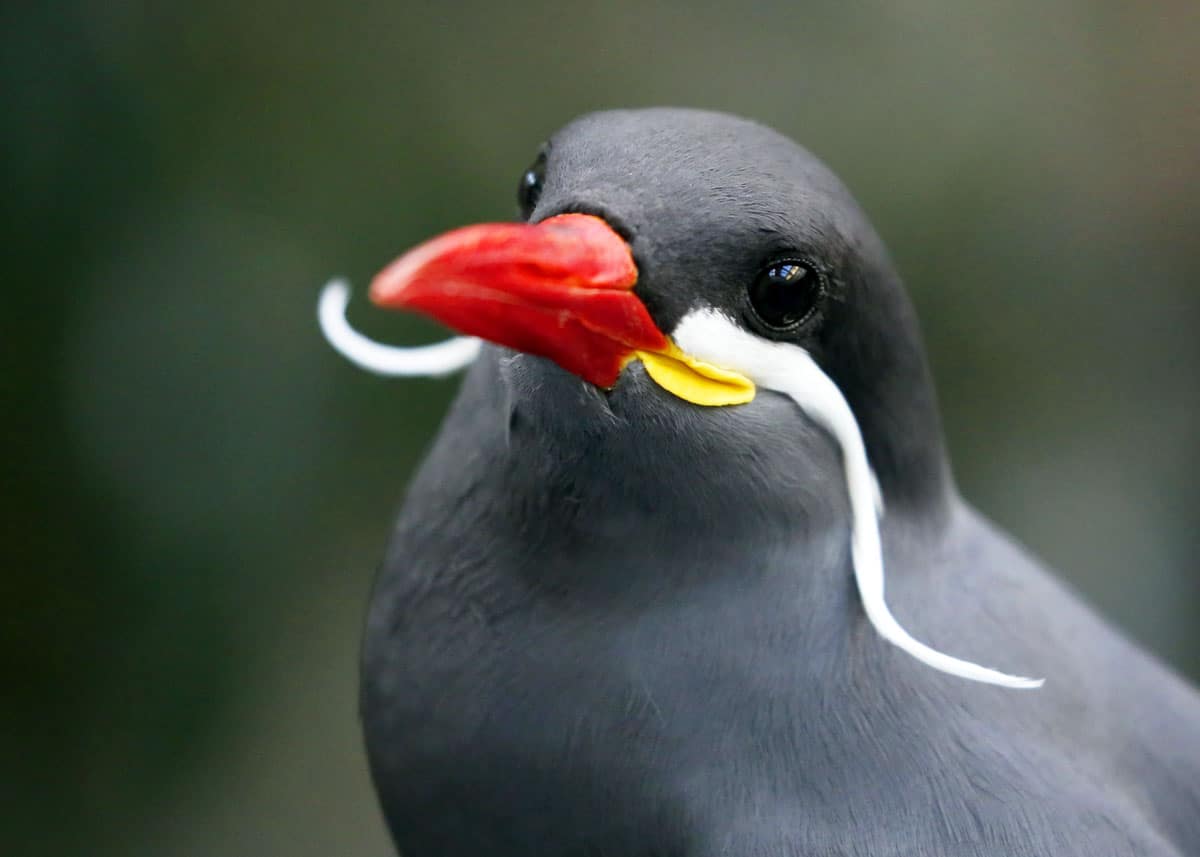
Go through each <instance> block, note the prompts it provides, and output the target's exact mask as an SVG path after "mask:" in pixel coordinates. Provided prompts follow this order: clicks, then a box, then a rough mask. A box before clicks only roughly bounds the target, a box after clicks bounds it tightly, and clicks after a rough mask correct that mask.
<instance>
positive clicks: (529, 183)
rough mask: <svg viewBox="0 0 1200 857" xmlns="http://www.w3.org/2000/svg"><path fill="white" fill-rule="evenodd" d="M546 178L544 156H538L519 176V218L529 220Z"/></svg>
mask: <svg viewBox="0 0 1200 857" xmlns="http://www.w3.org/2000/svg"><path fill="white" fill-rule="evenodd" d="M545 178H546V156H545V155H544V154H542V155H538V156H537V160H536V161H534V162H533V164H531V165H530V167H529V169H527V170H526V171H525V173H524V174H523V175H522V176H521V183H520V184H518V185H517V204H518V205H520V206H521V217H522V218H523V219H525V220H528V219H529V215H531V214H533V209H534V208H535V207H536V206H537V203H538V198H539V197H540V196H541V195H542V182H543V181H544V180H545Z"/></svg>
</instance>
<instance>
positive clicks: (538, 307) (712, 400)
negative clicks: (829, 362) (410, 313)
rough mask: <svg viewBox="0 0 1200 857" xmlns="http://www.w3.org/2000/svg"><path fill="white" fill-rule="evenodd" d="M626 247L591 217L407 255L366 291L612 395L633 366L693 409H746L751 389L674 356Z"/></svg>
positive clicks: (453, 237)
mask: <svg viewBox="0 0 1200 857" xmlns="http://www.w3.org/2000/svg"><path fill="white" fill-rule="evenodd" d="M637 276H638V271H637V266H636V265H635V264H634V261H633V254H632V253H631V252H630V249H629V245H628V244H626V243H625V241H624V239H622V238H621V236H619V235H618V234H617V233H616V232H614V231H613V229H612V227H610V226H609V225H608V224H607V223H605V222H604V220H602V219H601V218H599V217H593V216H591V215H587V214H562V215H559V216H557V217H551V218H549V219H548V220H544V221H542V222H541V223H538V224H535V225H531V224H525V223H490V224H481V225H478V226H467V227H464V228H462V229H456V230H454V231H453V232H448V233H446V234H445V235H441V236H439V237H437V238H434V239H432V240H430V241H427V242H425V243H424V244H422V245H420V246H419V247H416V248H414V249H413V250H410V251H409V252H408V253H405V254H404V255H403V256H401V257H400V258H399V259H397V260H396V261H394V262H392V264H390V265H388V266H387V267H386V268H385V269H384V270H383V271H381V272H380V273H379V275H378V276H376V277H375V280H374V281H373V282H372V283H371V300H373V301H374V302H375V303H376V304H378V305H379V306H381V307H385V308H389V309H406V310H415V311H417V312H421V313H424V314H425V315H428V316H431V317H433V318H435V319H437V320H438V321H440V322H442V323H443V324H445V325H447V326H449V327H452V328H454V329H455V330H457V331H458V332H460V333H463V334H467V335H469V336H478V337H480V338H482V339H486V340H489V341H491V342H495V343H497V344H499V345H504V346H507V347H509V348H514V349H516V350H518V351H524V352H526V353H528V354H536V355H539V356H542V357H547V358H549V359H551V360H553V361H554V362H555V363H557V364H558V365H559V366H561V367H563V368H564V369H566V370H567V371H569V372H572V373H574V374H576V375H578V376H579V377H580V378H583V379H584V380H585V381H589V382H591V383H593V384H595V385H596V386H598V387H604V388H609V387H612V386H613V385H614V384H616V382H617V378H618V376H619V375H620V374H621V370H623V369H624V368H625V366H626V365H628V364H629V362H630V361H632V360H641V361H642V362H643V363H644V364H645V367H646V371H647V373H648V374H649V375H650V377H651V378H653V379H654V380H655V381H656V382H657V383H658V384H659V385H660V386H662V387H664V388H666V389H667V390H670V391H671V392H672V393H674V394H675V395H677V396H679V397H680V398H683V399H686V400H687V401H689V402H694V403H695V404H700V405H732V404H741V403H743V402H748V401H750V400H751V399H753V398H754V392H755V391H754V384H753V383H752V382H751V381H750V380H748V379H747V378H745V377H743V376H742V375H740V374H738V373H736V372H729V371H727V370H724V369H720V368H718V367H716V366H712V365H709V364H706V363H703V362H702V361H699V360H695V359H694V358H691V357H689V356H688V355H686V354H684V353H682V352H681V351H680V350H679V349H678V348H676V347H675V345H674V344H673V343H672V342H671V340H670V339H669V338H668V337H667V336H666V335H665V334H664V333H663V332H662V331H661V330H659V329H658V326H657V325H655V323H654V320H653V319H652V318H651V317H650V314H649V313H648V312H647V311H646V307H645V305H644V304H643V303H642V301H641V299H640V298H639V297H638V296H637V295H636V294H634V292H633V287H634V285H635V284H636V282H637Z"/></svg>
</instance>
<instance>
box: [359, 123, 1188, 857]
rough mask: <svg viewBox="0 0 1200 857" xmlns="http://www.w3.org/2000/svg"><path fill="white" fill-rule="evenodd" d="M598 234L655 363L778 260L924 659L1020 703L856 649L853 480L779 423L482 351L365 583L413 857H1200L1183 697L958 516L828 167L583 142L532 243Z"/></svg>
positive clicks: (896, 596)
mask: <svg viewBox="0 0 1200 857" xmlns="http://www.w3.org/2000/svg"><path fill="white" fill-rule="evenodd" d="M564 211H581V212H588V213H594V214H598V215H601V216H603V217H605V218H606V219H607V220H608V221H609V222H610V223H611V224H613V225H614V226H615V227H616V228H617V229H618V231H620V232H622V234H623V235H625V236H626V237H627V238H628V240H629V241H630V243H631V246H632V248H633V251H634V255H635V259H636V261H637V264H638V268H639V272H640V273H639V281H638V286H637V292H638V294H639V296H640V297H641V298H642V299H643V301H644V302H645V304H646V305H647V307H648V308H649V309H650V311H651V314H652V315H653V316H654V318H655V321H656V322H657V323H658V325H659V327H660V328H661V329H662V330H664V331H667V332H670V331H671V330H672V328H673V326H674V324H675V323H676V322H678V320H679V319H680V318H681V317H682V316H683V315H684V313H685V312H686V311H687V310H688V309H690V308H692V307H693V306H695V305H696V303H697V302H698V301H700V300H703V301H705V302H707V303H709V304H712V305H715V306H720V307H725V308H728V309H730V310H731V311H733V312H734V313H735V314H740V312H741V310H740V304H739V301H742V300H744V298H743V297H742V296H743V294H744V290H745V287H746V280H747V278H749V277H751V276H752V275H753V273H754V272H755V271H756V270H758V269H759V268H760V267H761V265H762V264H763V262H764V259H767V258H769V257H771V256H772V255H776V254H778V253H779V252H780V251H781V250H787V251H796V252H800V253H802V254H803V255H804V257H805V258H806V259H812V260H814V261H815V262H816V263H817V264H819V265H820V266H821V267H822V268H823V269H824V271H825V272H826V274H827V276H828V278H829V283H830V294H829V295H828V300H826V301H825V303H824V304H823V305H822V309H821V311H820V313H819V316H818V317H817V318H816V319H815V320H813V321H812V322H811V323H806V324H805V325H804V326H802V327H801V329H800V330H798V331H795V332H793V333H791V334H789V336H792V337H794V341H795V342H797V343H798V344H801V345H803V346H804V347H806V348H807V349H808V350H809V351H810V352H811V353H812V354H813V356H814V357H815V358H816V359H817V361H818V362H819V363H820V364H821V365H822V367H823V368H824V370H825V372H826V373H827V374H829V375H830V376H831V377H832V378H833V380H834V381H835V382H837V384H838V385H839V387H840V388H841V390H842V392H843V394H844V395H845V396H846V398H847V400H848V401H849V403H850V404H851V406H852V407H853V409H854V411H855V415H856V417H857V420H858V422H859V424H860V426H861V429H862V432H863V435H864V438H865V441H866V446H867V451H868V454H869V456H870V459H871V463H872V465H873V466H874V468H875V470H876V473H877V474H878V476H879V479H880V483H881V485H882V488H883V492H884V495H885V499H886V503H887V510H888V511H887V514H886V516H885V517H884V518H883V521H882V531H883V539H884V550H885V562H886V568H887V581H888V598H889V602H890V603H891V605H892V609H893V611H894V612H895V614H896V615H897V617H898V618H899V619H900V621H901V622H902V623H903V624H905V625H906V626H907V627H908V628H910V629H911V630H912V631H913V633H914V634H915V635H917V636H918V637H920V638H921V639H924V640H926V641H928V642H929V643H930V644H931V645H934V646H936V647H938V648H940V649H943V650H945V651H949V652H953V653H954V654H957V655H961V656H963V657H966V658H969V659H972V660H977V661H981V662H984V663H988V664H993V665H995V666H997V667H999V668H1001V669H1005V670H1010V671H1017V672H1022V671H1025V672H1033V673H1035V674H1038V675H1045V676H1046V677H1047V679H1048V681H1047V684H1046V686H1045V687H1044V688H1043V689H1041V690H1039V691H1032V692H1030V691H1024V692H1017V691H1011V690H1004V689H999V688H994V687H988V686H983V685H979V684H974V683H970V682H966V681H963V680H961V679H957V678H953V677H950V676H946V675H943V674H940V673H937V672H935V671H933V670H931V669H929V668H928V667H926V666H924V665H922V664H920V663H918V662H917V661H915V660H913V659H911V658H909V657H908V656H907V655H905V654H904V653H902V652H900V651H898V650H897V649H895V648H893V647H892V646H889V645H888V644H887V643H885V642H884V641H882V640H881V639H880V638H879V637H878V635H877V634H875V633H874V631H873V629H872V627H871V626H870V625H869V624H868V623H867V622H866V620H865V618H864V616H863V613H862V610H861V607H860V605H859V602H858V599H857V596H856V593H855V590H854V583H853V576H852V571H851V567H850V561H849V554H848V543H849V518H848V512H847V496H846V488H845V483H844V480H843V478H842V474H841V469H840V463H839V454H838V449H837V447H836V446H835V445H834V444H833V443H832V441H831V440H830V438H829V437H828V436H827V435H826V434H825V433H824V432H823V431H821V430H820V429H818V428H817V427H816V426H815V425H814V424H813V423H812V422H811V421H810V420H808V419H807V418H806V417H805V416H804V414H803V413H801V412H800V411H799V410H798V409H797V407H796V405H795V404H794V403H793V402H792V401H791V400H789V399H787V398H785V397H783V396H779V395H777V394H774V393H771V392H769V391H760V394H759V395H758V397H757V398H756V399H755V400H754V401H753V402H752V403H750V404H748V405H742V406H736V407H730V408H700V407H697V406H694V405H690V404H688V403H686V402H683V401H681V400H679V399H677V398H675V397H674V396H672V395H671V394H670V393H667V392H666V391H664V390H663V389H661V388H660V387H658V386H657V385H656V384H654V383H652V382H650V381H649V380H648V378H647V377H646V376H645V374H644V372H643V370H642V369H641V368H640V366H639V365H637V364H634V365H631V366H630V368H629V369H627V370H626V372H625V374H624V375H623V376H622V378H621V380H620V381H619V382H618V384H617V386H616V387H615V388H614V389H613V390H612V391H611V392H610V393H603V392H601V391H599V390H597V389H595V388H593V387H591V386H589V385H587V384H585V383H584V382H582V381H580V380H579V379H578V378H576V377H574V376H572V375H569V374H567V373H566V372H564V371H563V370H561V369H559V368H558V367H556V366H555V365H553V364H551V363H549V362H548V361H545V360H542V359H540V358H536V357H530V356H527V355H521V354H514V353H512V352H508V351H504V350H501V349H497V348H488V349H486V350H485V352H484V354H483V356H482V357H481V358H480V360H479V361H478V362H477V363H476V365H475V366H474V367H473V368H472V370H471V371H470V373H469V375H468V377H467V379H466V381H465V383H464V385H463V389H462V392H461V394H460V395H459V397H458V400H457V401H456V403H455V404H454V406H453V408H452V410H451V412H450V414H449V416H448V418H447V420H446V423H445V425H444V427H443V429H442V432H441V434H440V435H439V437H438V439H437V440H436V442H435V444H434V446H433V449H432V451H431V453H430V455H429V458H428V460H427V461H426V462H425V464H424V466H423V467H422V468H421V470H420V472H419V474H418V475H417V477H416V479H415V481H414V482H413V484H412V486H411V488H410V491H409V494H408V498H407V502H406V504H405V506H404V510H403V512H402V514H401V516H400V520H399V522H398V524H397V527H396V531H395V535H394V538H393V541H392V543H391V546H390V548H389V550H388V552H387V557H386V560H385V562H384V564H383V567H382V570H381V571H380V574H379V577H378V580H377V583H376V587H375V591H374V595H373V599H372V603H371V608H370V615H369V620H368V626H367V631H366V640H365V645H364V651H363V692H362V712H363V723H364V728H365V732H366V739H367V747H368V750H369V755H370V762H371V769H372V773H373V776H374V779H375V783H376V786H377V789H378V792H379V796H380V800H381V803H382V806H383V810H384V813H385V815H386V817H387V820H388V823H389V825H390V827H391V830H392V832H393V835H394V837H395V840H396V842H397V844H398V846H399V847H400V849H401V851H402V853H404V854H405V855H406V857H426V855H429V857H468V855H469V857H480V855H498V857H508V855H511V856H512V857H517V855H520V857H534V855H536V857H550V856H551V855H621V857H635V855H679V857H684V855H686V857H717V855H739V856H740V855H755V857H758V856H759V855H761V857H768V855H770V856H771V857H775V855H778V857H783V855H872V857H879V856H880V855H956V857H957V855H996V857H999V855H1004V857H1019V855H1031V857H1032V855H1039V857H1042V855H1087V857H1099V855H1130V854H1139V855H1186V854H1200V697H1198V696H1197V694H1196V692H1195V691H1194V690H1192V689H1191V688H1189V687H1188V686H1186V685H1185V684H1184V683H1183V682H1182V681H1181V680H1180V679H1179V678H1177V677H1176V676H1175V675H1173V674H1172V673H1171V672H1169V671H1168V670H1167V669H1165V668H1164V667H1162V666H1161V665H1159V664H1158V663H1157V662H1155V661H1154V660H1153V659H1151V658H1149V657H1148V656H1146V655H1145V654H1143V653H1141V652H1140V651H1138V650H1137V649H1136V648H1135V647H1134V646H1132V645H1131V644H1130V643H1128V642H1127V641H1126V640H1125V639H1123V638H1122V637H1121V636H1120V635H1119V634H1118V633H1116V632H1114V631H1113V630H1112V629H1110V628H1109V627H1107V626H1106V625H1105V624H1104V623H1103V622H1102V621H1101V620H1099V619H1098V618H1096V617H1095V616H1094V615H1093V614H1092V613H1091V612H1090V611H1089V610H1088V608H1086V607H1085V606H1084V605H1082V604H1081V603H1080V601H1079V600H1078V598H1077V597H1076V596H1075V595H1073V594H1072V593H1070V592H1068V591H1066V590H1064V589H1063V588H1062V587H1061V586H1060V585H1059V584H1058V583H1056V582H1055V581H1054V580H1053V579H1051V578H1050V576H1049V575H1048V574H1047V573H1046V572H1045V571H1044V570H1043V569H1042V568H1041V567H1040V566H1039V565H1038V563H1037V562H1036V560H1034V559H1032V558H1031V557H1029V556H1028V555H1027V554H1025V553H1024V552H1022V551H1021V550H1020V549H1019V548H1018V547H1017V546H1015V545H1014V544H1012V543H1011V542H1010V541H1009V540H1008V539H1007V538H1006V537H1005V536H1004V535H1003V534H1001V533H1000V532H998V531H996V530H995V529H994V528H993V527H992V526H991V525H989V524H988V523H987V522H986V521H984V520H983V519H982V518H981V517H980V516H979V515H978V514H977V513H975V512H974V511H972V510H971V509H970V508H969V507H968V506H967V505H966V504H965V503H964V502H963V501H962V500H961V499H960V498H959V497H958V495H957V493H956V490H955V487H954V484H953V480H952V478H951V475H950V470H949V467H948V464H947V462H946V458H945V454H944V448H943V444H942V438H941V430H940V427H939V422H938V416H937V409H936V403H935V398H934V394H933V390H932V386H931V383H930V379H929V375H928V371H927V369H926V365H925V361H924V357H923V355H922V349H921V345H920V339H919V333H918V330H917V326H916V322H915V319H914V317H913V314H912V311H911V309H910V306H909V304H908V301H907V298H906V297H905V295H904V293H903V289H902V286H901V284H900V281H899V279H898V277H897V276H896V274H895V273H894V272H893V270H892V267H891V264H890V262H889V261H888V259H887V257H886V253H885V251H884V249H883V247H882V245H881V243H880V242H879V240H878V239H877V238H876V236H875V234H874V232H873V230H872V229H871V227H870V225H869V224H868V223H867V221H866V220H865V218H864V217H863V215H862V214H861V213H860V212H859V210H858V208H857V207H856V206H855V204H854V203H853V201H852V200H851V199H850V197H849V195H848V194H847V193H846V191H845V190H844V189H843V188H842V187H841V185H840V184H839V182H838V181H837V180H836V179H835V178H834V177H833V176H832V175H831V174H830V173H829V172H828V171H827V170H826V169H825V168H824V167H823V166H822V165H821V164H819V163H818V162H817V161H816V160H815V159H814V158H812V156H810V155H809V154H808V153H806V152H805V151H803V150H802V149H800V148H799V147H797V146H795V145H794V144H793V143H791V142H790V141H788V140H786V139H784V138H782V137H780V136H779V135H777V134H775V133H773V132H771V131H769V130H767V129H765V128H763V127H761V126H758V125H755V124H753V123H749V122H746V121H743V120H738V119H734V118H730V117H726V116H721V115H717V114H711V113H703V112H697V111H684V110H648V111H630V112H612V113H603V114H596V115H593V116H589V117H585V118H584V119H581V120H579V121H577V122H575V123H574V124H572V125H570V126H568V127H567V128H566V129H564V130H563V131H561V132H560V133H559V134H558V135H556V136H555V137H554V138H553V139H552V140H551V142H550V144H549V159H548V162H547V174H546V180H545V189H544V192H543V193H542V196H541V199H540V202H539V203H538V206H537V209H536V211H535V212H534V215H533V219H535V220H541V219H544V218H546V217H548V216H551V215H553V214H557V213H562V212H564Z"/></svg>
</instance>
